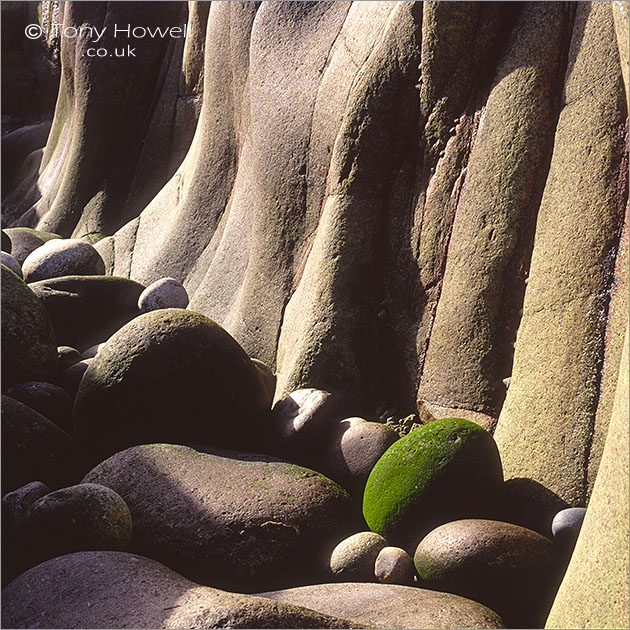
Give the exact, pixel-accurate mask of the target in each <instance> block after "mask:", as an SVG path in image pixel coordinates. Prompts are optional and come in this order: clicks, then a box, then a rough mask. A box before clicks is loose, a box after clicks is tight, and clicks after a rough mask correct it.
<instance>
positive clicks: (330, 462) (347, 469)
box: [320, 418, 399, 498]
mask: <svg viewBox="0 0 630 630" xmlns="http://www.w3.org/2000/svg"><path fill="white" fill-rule="evenodd" d="M398 437H399V436H398V433H396V431H395V430H394V429H392V428H391V427H388V426H385V425H384V424H381V423H380V422H367V421H365V420H363V419H362V418H347V419H346V420H342V421H341V422H339V424H338V425H337V426H336V427H335V429H334V431H332V435H331V436H330V438H329V441H328V444H327V445H326V447H325V449H324V453H323V455H322V461H321V466H320V470H321V471H322V472H323V473H324V474H325V475H327V476H328V477H330V478H331V479H334V480H335V481H336V482H337V483H339V484H340V485H342V486H343V487H344V488H346V490H348V492H350V494H352V495H353V496H356V497H359V498H360V497H361V496H362V495H363V488H364V487H365V482H366V480H367V478H368V475H369V474H370V472H371V470H372V468H374V464H376V462H377V461H378V460H379V459H380V457H381V455H382V454H383V453H384V452H385V451H386V450H387V449H388V448H389V447H390V446H391V445H392V444H393V443H394V442H395V441H396V440H397V439H398Z"/></svg>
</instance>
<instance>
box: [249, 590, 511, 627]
mask: <svg viewBox="0 0 630 630" xmlns="http://www.w3.org/2000/svg"><path fill="white" fill-rule="evenodd" d="M258 595H260V596H261V597H269V598H271V599H275V600H276V601H278V602H286V603H289V604H295V605H297V606H306V607H307V608H311V609H313V610H318V611H320V612H323V613H326V614H327V615H335V616H340V617H344V618H345V619H349V620H350V621H353V622H355V623H357V624H361V627H363V628H366V627H374V628H401V629H402V628H410V629H411V628H414V629H417V628H435V629H438V628H444V629H447V628H448V629H450V628H504V627H505V626H504V625H503V621H502V619H501V618H500V617H499V615H497V614H496V613H495V612H493V611H492V610H490V609H489V608H487V607H486V606H483V605H482V604H479V603H477V602H474V601H472V600H470V599H465V598H463V597H459V596H458V595H453V594H451V593H439V592H437V591H430V590H426V589H423V588H415V587H413V586H401V585H398V584H370V583H357V582H345V583H340V584H339V583H335V584H315V585H312V586H301V587H297V588H288V589H284V590H280V591H270V592H265V593H258Z"/></svg>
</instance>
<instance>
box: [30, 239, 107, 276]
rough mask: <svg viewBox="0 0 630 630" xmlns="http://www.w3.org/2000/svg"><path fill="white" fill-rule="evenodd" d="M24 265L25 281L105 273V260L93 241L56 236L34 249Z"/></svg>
mask: <svg viewBox="0 0 630 630" xmlns="http://www.w3.org/2000/svg"><path fill="white" fill-rule="evenodd" d="M22 269H23V272H24V279H25V280H26V282H38V281H39V280H49V279H50V278H59V277H61V276H100V275H103V274H104V273H105V263H104V262H103V259H102V258H101V255H100V254H99V253H98V252H97V251H96V250H95V249H94V247H93V246H92V245H90V243H87V242H86V241H82V240H81V239H75V238H68V239H66V238H55V239H51V240H49V241H47V242H46V243H44V244H43V245H42V246H41V247H38V248H37V249H36V250H35V251H33V252H31V253H30V254H29V255H28V256H27V258H26V260H25V261H24V264H23V265H22Z"/></svg>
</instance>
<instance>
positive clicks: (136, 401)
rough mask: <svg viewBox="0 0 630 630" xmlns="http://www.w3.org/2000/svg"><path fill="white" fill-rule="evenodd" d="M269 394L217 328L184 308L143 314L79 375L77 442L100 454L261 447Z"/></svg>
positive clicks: (246, 359) (240, 352)
mask: <svg viewBox="0 0 630 630" xmlns="http://www.w3.org/2000/svg"><path fill="white" fill-rule="evenodd" d="M268 402H269V401H268V398H267V392H266V390H265V386H264V383H263V382H262V380H261V378H260V376H259V374H258V371H257V369H256V367H255V366H254V364H253V363H252V362H251V360H250V359H249V357H248V356H247V355H246V354H245V352H244V350H243V349H242V348H241V347H240V346H239V345H238V343H237V342H236V341H235V340H234V339H233V338H232V337H231V336H230V335H229V334H228V333H227V332H226V331H225V330H224V329H223V328H221V327H220V326H219V325H218V324H216V323H215V322H213V321H212V320H210V319H208V318H207V317H204V316H203V315H200V314H199V313H194V312H192V311H186V310H183V309H160V310H157V311H152V312H151V313H145V314H143V315H140V316H139V317H137V318H136V319H135V320H133V321H132V322H130V323H129V324H127V325H126V326H124V327H123V328H122V329H121V330H119V331H118V332H117V333H116V334H115V335H114V336H112V337H111V338H110V339H109V340H108V341H107V343H106V344H105V345H104V346H103V348H102V349H101V350H100V351H99V353H98V354H97V356H96V357H95V358H94V359H92V363H91V364H90V366H89V368H88V369H87V371H86V372H85V374H84V375H83V378H82V380H81V385H80V388H79V391H78V392H77V397H76V401H75V405H74V411H73V415H74V422H75V428H76V431H77V437H78V438H79V439H80V440H82V441H83V442H85V443H87V444H92V445H93V446H94V447H95V448H98V449H99V451H101V452H102V453H103V454H105V455H110V454H112V453H114V452H116V451H118V450H121V449H123V448H126V447H128V446H133V445H135V444H147V443H151V442H169V443H174V444H189V445H205V446H219V445H220V446H229V447H230V448H239V449H242V450H254V449H258V448H259V447H260V443H261V441H262V440H263V438H264V437H265V433H266V430H267V429H268V427H267V425H266V424H265V420H266V418H267V414H268V412H269V408H268Z"/></svg>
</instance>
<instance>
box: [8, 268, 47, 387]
mask: <svg viewBox="0 0 630 630" xmlns="http://www.w3.org/2000/svg"><path fill="white" fill-rule="evenodd" d="M56 366H57V342H56V340H55V333H54V331H53V327H52V324H51V322H50V318H49V317H48V314H47V313H46V309H45V308H44V306H43V304H42V303H41V302H40V300H39V299H38V298H37V296H35V294H34V293H33V292H32V291H31V290H30V289H29V288H28V287H27V286H26V284H24V282H22V280H21V279H20V278H18V277H17V276H16V275H15V274H14V273H13V272H12V271H11V270H9V269H8V268H7V267H5V266H4V265H2V386H3V387H5V388H6V387H7V386H9V385H13V384H15V383H22V382H24V381H49V380H51V379H52V378H54V375H55V370H56Z"/></svg>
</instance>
